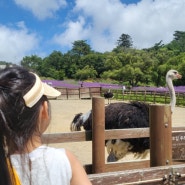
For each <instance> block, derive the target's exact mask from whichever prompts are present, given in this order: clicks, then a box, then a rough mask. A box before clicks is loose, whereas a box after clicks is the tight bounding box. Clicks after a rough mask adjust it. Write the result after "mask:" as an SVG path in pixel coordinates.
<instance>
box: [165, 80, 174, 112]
mask: <svg viewBox="0 0 185 185" xmlns="http://www.w3.org/2000/svg"><path fill="white" fill-rule="evenodd" d="M166 82H167V87H168V89H169V94H170V98H171V101H170V105H171V110H172V112H173V109H174V107H175V104H176V96H175V89H174V86H173V82H172V80H171V78H167V79H166Z"/></svg>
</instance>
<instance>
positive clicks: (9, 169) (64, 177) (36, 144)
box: [0, 67, 91, 185]
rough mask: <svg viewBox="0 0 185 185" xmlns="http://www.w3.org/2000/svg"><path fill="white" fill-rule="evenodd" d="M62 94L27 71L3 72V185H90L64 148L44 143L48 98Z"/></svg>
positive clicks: (0, 84) (0, 86)
mask: <svg viewBox="0 0 185 185" xmlns="http://www.w3.org/2000/svg"><path fill="white" fill-rule="evenodd" d="M59 95H60V92H59V91H57V90H56V89H54V88H52V87H51V86H49V85H47V84H44V83H42V82H41V80H40V78H39V77H38V76H37V75H36V74H34V73H31V72H29V71H27V70H26V69H24V68H21V67H10V68H5V69H3V70H1V71H0V165H1V167H0V182H1V184H2V185H12V184H13V185H14V184H21V185H43V184H44V185H90V184H91V183H90V181H89V179H88V177H87V175H86V173H85V170H84V169H83V167H82V165H81V164H80V163H79V161H78V160H77V159H76V157H75V156H74V155H73V154H72V153H70V152H69V151H67V150H65V149H55V148H52V147H47V146H44V145H43V144H42V141H41V136H42V134H43V132H44V131H45V130H46V129H47V127H48V125H49V122H50V118H51V113H50V104H49V101H48V99H47V96H50V97H57V96H59Z"/></svg>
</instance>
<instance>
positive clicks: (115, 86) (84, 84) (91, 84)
mask: <svg viewBox="0 0 185 185" xmlns="http://www.w3.org/2000/svg"><path fill="white" fill-rule="evenodd" d="M43 82H45V83H47V84H49V85H51V86H53V87H64V88H71V89H73V88H80V87H102V88H104V89H118V90H119V89H120V90H123V89H124V90H125V86H122V85H119V84H108V83H101V82H85V81H79V82H78V84H70V83H67V82H65V81H60V80H43ZM174 88H175V92H176V93H178V92H179V93H185V86H175V87H174ZM131 90H132V91H149V92H154V91H155V92H168V88H167V87H149V86H139V87H132V88H131Z"/></svg>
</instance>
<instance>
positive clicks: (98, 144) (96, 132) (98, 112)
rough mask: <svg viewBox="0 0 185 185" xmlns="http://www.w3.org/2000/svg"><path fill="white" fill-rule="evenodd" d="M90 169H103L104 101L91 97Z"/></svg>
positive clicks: (101, 170)
mask: <svg viewBox="0 0 185 185" xmlns="http://www.w3.org/2000/svg"><path fill="white" fill-rule="evenodd" d="M92 171H93V173H102V172H104V171H105V101H104V98H102V97H93V98H92Z"/></svg>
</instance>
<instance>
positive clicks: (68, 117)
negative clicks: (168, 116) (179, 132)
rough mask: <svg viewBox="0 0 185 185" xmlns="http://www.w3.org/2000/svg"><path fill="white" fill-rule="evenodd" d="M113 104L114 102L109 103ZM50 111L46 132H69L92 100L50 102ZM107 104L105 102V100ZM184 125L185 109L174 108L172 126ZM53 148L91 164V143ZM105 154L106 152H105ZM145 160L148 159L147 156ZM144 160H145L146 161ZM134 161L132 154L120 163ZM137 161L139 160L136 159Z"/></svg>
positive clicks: (90, 104)
mask: <svg viewBox="0 0 185 185" xmlns="http://www.w3.org/2000/svg"><path fill="white" fill-rule="evenodd" d="M111 102H115V101H113V100H112V101H111ZM50 103H51V109H52V120H51V124H50V126H49V128H48V130H47V131H46V132H47V133H53V132H70V123H71V121H72V120H73V118H74V116H75V114H77V113H80V112H82V113H85V112H87V111H88V110H90V109H92V100H91V99H88V100H60V99H59V100H50ZM105 104H107V100H105ZM184 125H185V108H182V107H176V108H175V110H174V112H173V114H172V126H184ZM52 146H55V147H64V148H66V149H68V150H70V151H71V152H73V153H74V154H75V155H76V156H77V157H78V159H79V160H80V161H81V163H82V164H91V163H92V145H91V142H80V143H79V142H75V143H61V144H52ZM105 153H106V152H105ZM146 158H149V154H148V155H147V157H146ZM146 158H145V159H146ZM124 160H126V161H128V160H135V159H134V156H133V155H132V154H128V155H127V156H126V157H124V158H123V159H122V161H124ZM137 160H139V159H137Z"/></svg>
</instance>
